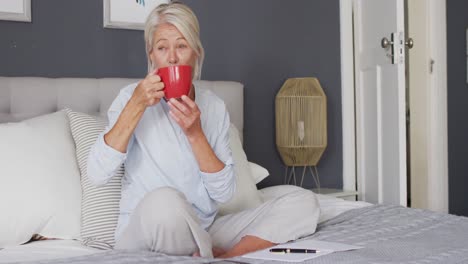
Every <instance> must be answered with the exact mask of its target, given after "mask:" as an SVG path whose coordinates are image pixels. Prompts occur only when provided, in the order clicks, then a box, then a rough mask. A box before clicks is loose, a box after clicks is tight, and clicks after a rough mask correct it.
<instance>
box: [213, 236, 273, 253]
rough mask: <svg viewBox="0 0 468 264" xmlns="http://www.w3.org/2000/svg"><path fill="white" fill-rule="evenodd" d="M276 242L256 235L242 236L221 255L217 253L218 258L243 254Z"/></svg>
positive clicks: (270, 245) (267, 246)
mask: <svg viewBox="0 0 468 264" xmlns="http://www.w3.org/2000/svg"><path fill="white" fill-rule="evenodd" d="M274 245H276V244H274V243H272V242H270V241H268V240H264V239H261V238H259V237H256V236H249V235H247V236H244V237H243V238H242V239H241V240H240V241H239V242H238V243H237V244H236V245H234V247H232V248H231V249H230V250H229V251H227V252H225V253H224V254H222V255H219V256H218V258H232V257H237V256H240V255H244V254H247V253H250V252H253V251H257V250H261V249H265V248H269V247H272V246H274Z"/></svg>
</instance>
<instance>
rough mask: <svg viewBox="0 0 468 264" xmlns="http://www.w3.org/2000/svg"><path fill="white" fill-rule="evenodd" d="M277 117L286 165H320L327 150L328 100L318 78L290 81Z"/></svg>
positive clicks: (278, 99)
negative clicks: (321, 158)
mask: <svg viewBox="0 0 468 264" xmlns="http://www.w3.org/2000/svg"><path fill="white" fill-rule="evenodd" d="M275 114H276V146H277V148H278V151H279V153H280V155H281V158H282V160H283V162H284V164H286V165H287V166H316V165H317V163H318V162H319V160H320V157H321V156H322V154H323V152H324V151H325V148H326V147H327V98H326V95H325V93H324V92H323V89H322V86H320V83H319V81H318V79H317V78H290V79H287V80H286V81H285V82H284V84H283V86H282V87H281V89H280V90H279V92H278V94H277V95H276V99H275Z"/></svg>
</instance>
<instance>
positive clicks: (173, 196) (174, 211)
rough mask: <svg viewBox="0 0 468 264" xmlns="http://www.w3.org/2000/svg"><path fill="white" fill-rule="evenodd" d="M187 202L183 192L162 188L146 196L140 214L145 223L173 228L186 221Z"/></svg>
mask: <svg viewBox="0 0 468 264" xmlns="http://www.w3.org/2000/svg"><path fill="white" fill-rule="evenodd" d="M186 209H187V201H186V198H185V196H184V194H182V193H181V192H179V191H177V190H175V189H173V188H170V187H162V188H158V189H155V190H153V191H151V192H150V193H148V194H147V195H145V197H144V198H143V199H142V201H141V202H140V204H139V205H138V208H137V210H138V213H139V214H140V216H141V218H142V219H141V220H142V222H143V223H146V224H149V225H159V226H164V227H165V228H171V227H172V226H175V225H177V224H180V222H181V221H184V216H183V213H182V212H183V211H184V210H186Z"/></svg>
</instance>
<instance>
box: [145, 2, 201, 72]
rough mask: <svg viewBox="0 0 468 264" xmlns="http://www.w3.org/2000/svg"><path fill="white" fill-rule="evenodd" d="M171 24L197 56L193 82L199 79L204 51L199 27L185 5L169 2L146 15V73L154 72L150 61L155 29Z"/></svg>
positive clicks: (195, 18)
mask: <svg viewBox="0 0 468 264" xmlns="http://www.w3.org/2000/svg"><path fill="white" fill-rule="evenodd" d="M166 23H167V24H171V25H173V26H175V27H176V28H177V30H179V31H180V33H181V34H182V35H183V36H184V38H185V39H186V40H187V43H188V45H189V46H190V48H192V50H193V51H194V52H195V54H197V60H196V62H195V65H194V68H193V70H192V76H193V79H194V80H198V79H200V76H201V69H202V65H203V59H204V58H205V51H204V49H203V46H202V44H201V40H200V25H199V24H198V19H197V17H196V16H195V14H194V13H193V11H192V10H191V9H190V8H189V7H188V6H187V5H185V4H182V3H179V2H171V3H168V4H160V5H159V6H157V7H156V8H155V9H154V10H153V11H151V13H150V14H149V15H148V18H147V19H146V24H145V45H146V57H147V59H148V73H149V72H151V71H153V70H154V65H153V63H152V62H151V59H150V52H151V51H152V49H153V41H154V40H153V36H154V31H155V30H156V28H157V27H158V26H159V25H161V24H166Z"/></svg>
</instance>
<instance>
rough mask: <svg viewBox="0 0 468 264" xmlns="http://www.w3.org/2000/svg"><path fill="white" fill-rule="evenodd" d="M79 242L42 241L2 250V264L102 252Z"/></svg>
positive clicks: (0, 255)
mask: <svg viewBox="0 0 468 264" xmlns="http://www.w3.org/2000/svg"><path fill="white" fill-rule="evenodd" d="M100 251H101V250H98V249H94V248H90V247H85V246H83V245H81V243H80V242H79V241H77V240H42V241H36V242H31V243H28V244H25V245H21V246H14V247H9V248H4V249H1V250H0V263H9V262H19V261H39V260H47V259H55V258H65V257H77V256H82V255H87V254H93V253H97V252H100Z"/></svg>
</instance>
